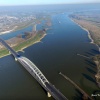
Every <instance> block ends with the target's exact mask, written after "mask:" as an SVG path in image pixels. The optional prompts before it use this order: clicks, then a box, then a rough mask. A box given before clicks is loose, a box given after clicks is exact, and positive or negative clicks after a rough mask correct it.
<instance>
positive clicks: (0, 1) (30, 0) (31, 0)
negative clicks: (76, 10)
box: [0, 0, 100, 6]
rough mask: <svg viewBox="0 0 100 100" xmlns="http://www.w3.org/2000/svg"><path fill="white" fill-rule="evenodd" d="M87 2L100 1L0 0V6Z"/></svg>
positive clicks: (99, 1) (95, 1)
mask: <svg viewBox="0 0 100 100" xmlns="http://www.w3.org/2000/svg"><path fill="white" fill-rule="evenodd" d="M88 3H92V4H93V3H100V0H88V1H84V0H74V1H73V0H67V1H66V0H48V1H47V0H42V1H41V0H36V1H35V0H28V1H24V0H17V1H13V0H6V1H4V0H0V6H23V5H53V4H88Z"/></svg>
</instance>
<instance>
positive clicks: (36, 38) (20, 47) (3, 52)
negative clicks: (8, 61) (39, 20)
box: [0, 31, 46, 57]
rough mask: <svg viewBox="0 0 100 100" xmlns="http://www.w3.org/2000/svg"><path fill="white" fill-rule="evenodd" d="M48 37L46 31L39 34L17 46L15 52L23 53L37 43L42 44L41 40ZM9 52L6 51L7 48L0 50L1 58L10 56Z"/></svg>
mask: <svg viewBox="0 0 100 100" xmlns="http://www.w3.org/2000/svg"><path fill="white" fill-rule="evenodd" d="M45 35H46V32H45V31H40V32H37V33H36V35H35V36H33V37H31V38H29V39H27V40H25V41H24V42H22V43H20V44H18V45H16V46H14V47H13V49H14V50H15V51H22V50H23V49H25V48H27V47H29V46H31V45H33V44H35V43H37V42H40V40H41V39H42V38H43V37H44V36H45ZM9 54H10V53H9V51H8V50H7V49H6V48H3V49H1V50H0V57H4V56H6V55H9Z"/></svg>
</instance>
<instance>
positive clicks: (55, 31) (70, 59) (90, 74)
mask: <svg viewBox="0 0 100 100" xmlns="http://www.w3.org/2000/svg"><path fill="white" fill-rule="evenodd" d="M37 27H38V28H39V26H38V25H37ZM31 29H32V28H31V27H27V28H25V31H31ZM22 32H23V30H19V31H16V32H12V33H9V34H5V35H1V37H2V38H4V39H8V38H11V37H13V36H15V35H16V34H19V33H22ZM14 33H15V34H14ZM41 41H42V42H39V43H36V44H34V45H32V46H30V47H28V48H26V49H24V51H25V52H24V53H23V52H19V53H20V54H21V55H22V56H25V57H27V58H29V59H30V60H31V61H32V62H34V63H35V64H36V65H37V67H38V68H39V69H40V70H41V71H42V72H43V74H44V75H45V76H46V78H47V79H48V80H49V81H50V82H51V83H52V84H53V85H55V87H56V88H57V89H59V91H61V92H62V93H63V94H64V95H65V96H66V97H67V98H68V99H69V100H80V97H81V94H80V92H79V91H78V90H77V89H76V88H75V87H74V86H73V85H72V84H71V83H70V82H68V81H67V80H66V79H64V78H63V77H62V76H61V75H59V72H62V73H63V74H65V75H66V76H68V77H69V78H71V79H72V80H73V81H74V82H75V83H76V84H77V85H79V86H80V87H81V88H82V89H84V91H86V92H87V93H88V94H89V95H91V94H96V93H98V91H99V88H98V86H97V84H96V82H95V77H94V76H95V74H96V66H95V64H94V63H93V61H92V60H91V59H88V58H84V57H82V56H78V55H77V54H81V55H85V56H89V57H91V56H93V55H96V54H97V53H98V48H97V46H96V45H94V44H91V43H90V41H91V40H90V39H89V38H88V33H87V32H86V31H85V30H83V29H82V28H80V27H79V26H78V25H77V24H76V23H74V22H73V21H71V20H70V18H69V17H68V15H67V14H57V15H56V14H55V15H53V16H52V26H51V29H50V30H48V31H47V35H46V36H45V37H44V38H43V39H42V40H41ZM99 94H100V92H99ZM0 100H53V98H48V97H47V94H46V92H45V91H44V90H43V88H41V86H40V85H39V84H38V82H37V81H36V80H35V79H34V78H33V77H32V76H31V75H30V74H29V73H28V72H27V71H26V70H25V69H24V68H23V66H21V65H20V63H18V62H16V61H15V60H14V58H13V56H11V55H9V56H6V57H3V58H0Z"/></svg>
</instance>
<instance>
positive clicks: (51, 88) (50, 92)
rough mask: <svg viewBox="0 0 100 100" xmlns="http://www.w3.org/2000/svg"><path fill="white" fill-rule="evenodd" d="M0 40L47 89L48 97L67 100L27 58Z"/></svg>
mask: <svg viewBox="0 0 100 100" xmlns="http://www.w3.org/2000/svg"><path fill="white" fill-rule="evenodd" d="M0 42H1V43H2V44H3V45H4V46H5V47H6V48H7V49H8V50H9V51H10V52H11V54H12V55H13V56H14V57H15V60H17V61H18V62H19V63H20V64H21V65H23V67H24V68H25V69H26V70H27V71H28V72H29V73H30V74H31V75H32V76H33V77H34V78H35V79H36V80H37V81H38V83H39V84H40V85H41V86H42V87H43V88H44V89H45V90H46V91H47V94H48V97H51V96H52V97H53V98H54V99H56V100H68V99H67V98H66V97H65V96H64V95H63V94H62V93H61V92H60V91H59V90H58V89H56V88H55V87H54V86H53V85H52V84H51V83H50V82H49V81H48V80H47V79H46V77H45V76H44V75H43V73H42V72H41V71H40V70H39V69H38V67H37V66H36V65H35V64H34V63H33V62H31V61H30V60H29V59H28V58H26V57H23V56H20V55H19V54H18V53H16V52H15V51H14V50H13V49H12V48H11V47H10V46H9V45H8V44H7V43H6V42H5V41H4V40H3V39H1V38H0Z"/></svg>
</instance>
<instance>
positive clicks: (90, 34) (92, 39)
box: [71, 18, 100, 52]
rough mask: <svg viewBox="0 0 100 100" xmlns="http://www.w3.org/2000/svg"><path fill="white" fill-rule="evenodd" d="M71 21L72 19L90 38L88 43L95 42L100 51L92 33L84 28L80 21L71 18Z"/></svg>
mask: <svg viewBox="0 0 100 100" xmlns="http://www.w3.org/2000/svg"><path fill="white" fill-rule="evenodd" d="M71 21H73V22H74V23H76V24H77V25H78V26H79V27H81V28H82V29H83V30H85V31H86V32H87V33H88V38H89V39H90V40H91V41H90V43H92V44H95V45H96V46H97V47H98V50H99V52H100V46H99V44H97V43H96V42H95V39H94V38H93V37H92V33H91V32H90V31H89V30H88V29H87V28H85V27H84V26H83V25H81V24H80V23H78V20H76V19H73V18H71Z"/></svg>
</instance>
